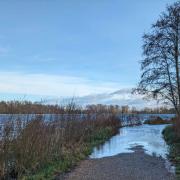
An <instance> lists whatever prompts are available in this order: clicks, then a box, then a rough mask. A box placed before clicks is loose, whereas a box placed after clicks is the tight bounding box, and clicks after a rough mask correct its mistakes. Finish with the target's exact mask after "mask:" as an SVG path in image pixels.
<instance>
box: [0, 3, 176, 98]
mask: <svg viewBox="0 0 180 180" xmlns="http://www.w3.org/2000/svg"><path fill="white" fill-rule="evenodd" d="M172 2H174V1H172V0H136V1H135V0H134V1H133V0H86V1H85V0H53V1H52V0H31V1H27V0H24V1H23V0H14V1H11V0H6V1H3V0H2V1H0V24H1V25H0V59H1V65H0V98H1V99H8V100H9V99H17V98H23V97H29V98H30V99H32V100H33V99H39V98H46V97H67V96H69V97H72V96H86V95H89V94H96V93H97V94H99V93H109V92H113V91H117V90H119V89H124V88H131V87H134V86H135V85H136V84H137V82H138V80H139V78H140V70H139V69H140V64H139V61H140V60H141V59H142V56H141V54H142V49H141V46H142V38H141V37H142V35H143V33H144V32H148V31H149V29H150V26H151V24H152V23H153V22H154V21H155V20H156V19H157V18H158V16H159V14H160V12H162V11H164V10H165V7H166V4H167V3H172Z"/></svg>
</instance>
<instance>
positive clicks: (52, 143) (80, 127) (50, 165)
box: [0, 104, 121, 179]
mask: <svg viewBox="0 0 180 180" xmlns="http://www.w3.org/2000/svg"><path fill="white" fill-rule="evenodd" d="M79 111H80V109H79V107H77V106H76V105H75V104H70V105H68V106H66V107H65V109H64V115H66V116H63V114H61V115H59V116H56V118H55V119H53V120H52V121H45V120H44V119H43V116H41V115H37V116H35V117H34V118H33V119H31V120H30V121H29V120H27V121H26V120H25V119H23V120H20V119H14V120H12V119H10V120H9V121H6V122H5V124H4V125H3V128H2V129H1V141H0V179H8V178H18V179H51V178H53V177H54V176H56V175H58V174H59V173H62V172H65V171H67V170H69V168H72V167H73V166H74V165H76V164H77V163H78V162H79V161H80V160H82V159H84V158H86V157H87V155H89V154H90V153H91V152H92V149H93V147H94V146H97V145H99V144H101V143H103V142H105V141H106V140H107V139H108V138H110V137H111V136H113V135H114V134H116V133H117V132H118V130H119V127H120V126H121V121H120V120H119V119H117V118H116V116H115V114H114V113H113V112H111V111H110V109H107V111H106V113H105V112H103V113H102V112H100V111H98V110H97V109H96V117H95V119H91V118H90V117H91V114H94V113H95V112H94V111H91V112H89V114H88V115H86V116H84V117H81V118H79V116H76V115H77V113H79ZM75 112H77V113H76V114H75ZM67 114H69V115H71V118H65V117H67ZM63 117H64V118H63Z"/></svg>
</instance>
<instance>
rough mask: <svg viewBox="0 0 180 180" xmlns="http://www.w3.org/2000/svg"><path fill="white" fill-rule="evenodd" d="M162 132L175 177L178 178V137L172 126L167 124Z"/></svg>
mask: <svg viewBox="0 0 180 180" xmlns="http://www.w3.org/2000/svg"><path fill="white" fill-rule="evenodd" d="M162 133H163V136H164V139H165V141H166V142H167V144H168V145H169V155H168V156H169V159H170V161H172V162H173V164H174V165H175V167H176V175H177V179H180V137H179V136H178V135H177V133H176V131H175V128H174V126H167V127H166V128H165V129H164V130H163V132H162Z"/></svg>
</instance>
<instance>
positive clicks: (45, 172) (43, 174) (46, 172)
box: [23, 128, 114, 180]
mask: <svg viewBox="0 0 180 180" xmlns="http://www.w3.org/2000/svg"><path fill="white" fill-rule="evenodd" d="M113 135H114V130H113V129H112V128H105V129H101V130H100V131H99V132H97V133H96V134H94V135H93V136H92V137H91V138H90V139H89V140H88V141H87V142H86V144H85V145H84V147H83V149H82V151H81V152H79V153H76V154H73V155H71V156H66V157H65V158H64V159H63V160H62V161H54V162H52V163H51V164H47V165H46V167H44V168H43V169H41V170H39V171H38V172H37V173H36V174H35V175H29V176H25V177H24V178H23V179H26V180H36V179H52V177H54V176H56V175H57V176H58V174H59V172H61V173H63V172H68V171H69V170H70V169H71V168H73V167H74V166H75V165H77V163H78V162H79V161H81V160H83V159H85V158H86V157H87V156H88V155H90V154H91V153H92V150H93V148H94V147H95V146H98V145H100V144H103V143H104V142H105V141H106V140H108V139H109V138H110V137H111V136H113Z"/></svg>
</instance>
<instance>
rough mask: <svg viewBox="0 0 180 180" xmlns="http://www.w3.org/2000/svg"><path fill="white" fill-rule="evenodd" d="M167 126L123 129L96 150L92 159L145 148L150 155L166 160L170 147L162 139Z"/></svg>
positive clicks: (91, 156) (143, 126)
mask: <svg viewBox="0 0 180 180" xmlns="http://www.w3.org/2000/svg"><path fill="white" fill-rule="evenodd" d="M165 126H167V125H142V126H135V127H124V128H121V129H120V131H119V134H117V135H116V136H114V137H112V138H111V139H110V140H109V141H107V142H106V143H105V144H104V145H101V146H99V147H96V148H94V150H93V153H92V154H91V155H90V158H102V157H108V156H114V155H117V154H119V153H132V152H133V151H132V150H130V148H132V147H135V146H137V145H142V146H144V149H145V152H146V153H147V154H150V155H156V156H162V157H163V158H166V154H167V152H168V146H167V145H166V143H165V141H164V139H163V138H162V130H163V129H164V128H165Z"/></svg>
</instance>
